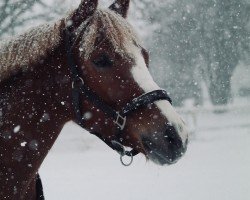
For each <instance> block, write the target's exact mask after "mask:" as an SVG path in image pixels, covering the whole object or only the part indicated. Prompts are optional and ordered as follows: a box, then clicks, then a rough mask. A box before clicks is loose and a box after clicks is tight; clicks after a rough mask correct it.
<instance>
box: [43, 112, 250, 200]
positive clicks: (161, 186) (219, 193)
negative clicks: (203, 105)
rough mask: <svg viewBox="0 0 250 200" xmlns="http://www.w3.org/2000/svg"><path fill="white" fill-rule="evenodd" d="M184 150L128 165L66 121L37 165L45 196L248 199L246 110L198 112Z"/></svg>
mask: <svg viewBox="0 0 250 200" xmlns="http://www.w3.org/2000/svg"><path fill="white" fill-rule="evenodd" d="M197 119H198V122H197V127H196V133H195V134H194V135H193V136H192V138H193V139H192V141H191V142H190V144H189V148H188V152H187V153H186V155H185V156H184V157H183V158H182V159H181V160H180V161H179V162H178V163H177V164H175V165H172V166H166V167H160V166H156V165H155V164H153V163H151V162H147V161H146V160H145V158H144V156H142V155H139V156H137V157H136V158H135V161H134V163H133V165H132V166H131V167H123V166H122V165H121V164H120V161H119V156H118V155H117V154H116V153H115V152H113V151H112V150H110V149H109V148H108V147H107V146H106V145H105V144H103V143H102V142H101V141H100V140H99V139H97V138H96V137H94V136H91V135H90V134H88V133H87V132H85V131H82V130H81V129H80V128H78V127H76V126H75V125H73V124H72V123H69V124H67V125H66V126H65V128H64V130H63V132H62V133H61V135H60V137H59V139H58V140H57V143H56V144H55V145H54V147H53V149H52V150H51V152H50V153H49V155H48V157H47V158H46V160H45V162H44V163H43V166H42V168H41V170H40V174H41V177H42V180H43V184H44V190H45V196H46V199H47V200H83V199H84V200H100V199H101V200H117V199H119V200H168V199H169V200H249V199H250V172H249V170H250V110H249V109H243V110H241V111H239V110H238V111H237V110H236V111H230V112H227V113H223V114H213V113H209V112H208V113H201V114H198V116H197Z"/></svg>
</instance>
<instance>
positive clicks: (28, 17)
mask: <svg viewBox="0 0 250 200" xmlns="http://www.w3.org/2000/svg"><path fill="white" fill-rule="evenodd" d="M45 2H47V1H45V0H1V2H0V11H1V12H0V37H2V36H3V35H13V34H14V33H15V30H16V29H17V28H21V27H24V26H29V24H30V23H33V22H36V21H49V20H52V19H54V18H55V17H56V16H57V15H59V14H61V13H62V9H61V7H62V6H58V5H61V4H58V3H59V0H56V1H54V4H53V5H48V4H46V3H45Z"/></svg>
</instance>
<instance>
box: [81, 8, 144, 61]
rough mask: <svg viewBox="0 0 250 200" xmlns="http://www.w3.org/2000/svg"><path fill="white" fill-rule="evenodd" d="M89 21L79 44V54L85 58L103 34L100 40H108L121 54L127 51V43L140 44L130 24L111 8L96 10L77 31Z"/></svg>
mask: <svg viewBox="0 0 250 200" xmlns="http://www.w3.org/2000/svg"><path fill="white" fill-rule="evenodd" d="M90 20H91V23H90V24H89V26H88V27H87V29H86V31H85V32H84V33H83V35H82V36H80V37H81V38H82V40H81V42H80V46H81V47H82V51H81V54H82V55H83V56H84V58H85V59H88V57H89V55H90V54H91V53H92V52H93V51H94V50H95V48H96V46H95V41H96V38H98V37H100V36H104V38H102V41H104V40H106V39H107V40H108V41H109V42H110V43H111V44H112V46H113V49H114V50H115V51H116V52H118V53H120V54H123V53H125V52H127V50H126V45H128V43H134V44H136V45H137V46H140V45H141V42H140V40H139V39H138V37H137V35H136V33H135V32H134V30H133V28H132V26H131V25H130V24H129V23H128V22H127V21H126V19H124V18H123V17H122V16H120V15H119V14H116V13H115V12H113V11H111V10H101V9H99V10H97V11H96V12H95V13H94V15H93V16H92V17H90V18H89V19H88V20H87V21H86V22H85V23H83V24H82V25H81V26H80V27H79V29H78V30H77V32H78V33H79V34H80V33H82V30H83V29H84V28H85V26H86V24H87V23H88V21H90Z"/></svg>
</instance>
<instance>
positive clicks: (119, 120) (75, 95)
mask: <svg viewBox="0 0 250 200" xmlns="http://www.w3.org/2000/svg"><path fill="white" fill-rule="evenodd" d="M65 38H66V50H67V62H68V65H69V68H70V72H71V78H72V102H73V107H74V111H75V114H76V119H77V123H78V124H79V125H80V126H81V127H83V128H85V126H84V122H83V120H84V114H83V108H82V103H81V96H83V98H85V99H87V100H88V101H89V102H91V103H92V104H93V105H94V106H96V107H97V108H98V109H100V110H101V111H102V112H103V113H104V114H105V115H106V116H107V117H109V118H111V119H113V122H114V125H115V126H116V127H117V132H116V134H115V139H114V140H112V141H108V140H106V139H105V138H103V137H102V136H100V135H97V136H98V137H99V138H100V139H101V140H103V141H104V142H105V143H106V144H107V145H108V146H109V147H111V148H112V149H113V150H115V151H117V152H118V153H119V154H120V156H121V157H120V159H121V162H122V164H123V165H125V166H129V165H130V164H131V163H132V161H133V156H135V155H137V154H138V153H139V152H138V151H137V150H135V149H132V150H131V151H127V150H125V147H124V146H123V145H122V144H121V142H122V137H121V136H122V134H123V130H124V128H125V127H126V122H127V117H128V115H129V114H130V113H132V112H134V111H136V110H138V109H140V108H142V107H146V106H148V105H150V104H152V103H154V102H156V101H159V100H167V101H169V102H170V103H171V104H172V100H171V98H170V97H169V96H168V94H167V92H166V91H165V90H162V89H160V90H154V91H152V92H148V93H145V94H142V95H141V96H139V97H136V98H134V99H133V100H132V101H131V102H129V103H127V104H126V105H125V107H123V108H122V109H121V110H119V111H118V110H115V109H114V108H112V107H111V106H110V105H108V104H107V103H106V102H104V101H103V100H102V98H101V97H99V96H98V95H97V94H96V93H95V92H93V91H92V90H91V88H89V87H88V86H87V85H86V84H85V83H84V81H83V79H82V77H81V73H80V71H79V70H80V68H79V66H78V65H77V64H76V62H75V60H74V57H73V52H72V40H71V39H72V38H71V34H70V32H69V31H68V30H67V29H66V30H65ZM124 156H129V157H130V158H131V161H130V162H129V163H128V164H125V163H124V161H123V157H124Z"/></svg>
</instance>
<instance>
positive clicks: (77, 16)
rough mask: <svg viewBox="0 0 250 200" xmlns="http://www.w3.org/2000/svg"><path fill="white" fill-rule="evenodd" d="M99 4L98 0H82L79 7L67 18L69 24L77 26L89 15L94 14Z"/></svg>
mask: <svg viewBox="0 0 250 200" xmlns="http://www.w3.org/2000/svg"><path fill="white" fill-rule="evenodd" d="M97 6H98V0H82V1H81V3H80V5H79V7H78V8H77V9H76V10H75V11H74V12H73V13H72V14H71V15H70V16H69V18H68V19H67V26H68V27H70V28H73V29H74V28H77V27H79V26H80V25H81V23H82V22H84V21H85V20H86V19H87V18H88V17H90V16H91V15H93V14H94V12H95V11H96V9H97Z"/></svg>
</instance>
